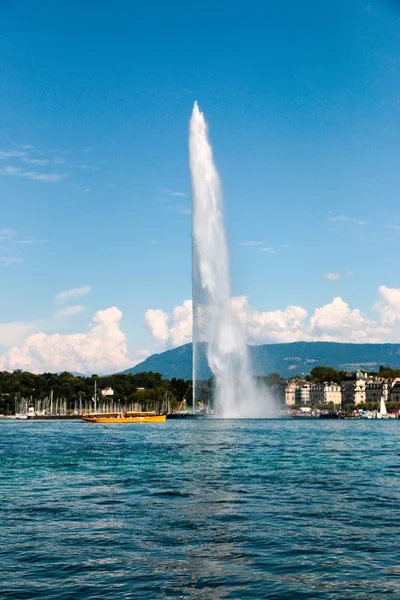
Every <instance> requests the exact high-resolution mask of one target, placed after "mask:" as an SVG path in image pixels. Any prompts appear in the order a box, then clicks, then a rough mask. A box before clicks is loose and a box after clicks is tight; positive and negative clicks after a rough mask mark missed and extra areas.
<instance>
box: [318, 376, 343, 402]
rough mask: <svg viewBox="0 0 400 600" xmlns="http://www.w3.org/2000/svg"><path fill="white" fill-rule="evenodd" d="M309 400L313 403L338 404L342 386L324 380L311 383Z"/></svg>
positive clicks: (340, 400)
mask: <svg viewBox="0 0 400 600" xmlns="http://www.w3.org/2000/svg"><path fill="white" fill-rule="evenodd" d="M310 402H311V404H314V405H321V404H333V405H334V406H340V405H341V403H342V388H341V386H340V385H339V384H338V383H333V382H330V383H328V382H325V383H316V384H313V385H311V388H310Z"/></svg>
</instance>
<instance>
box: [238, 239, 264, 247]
mask: <svg viewBox="0 0 400 600" xmlns="http://www.w3.org/2000/svg"><path fill="white" fill-rule="evenodd" d="M264 244H265V242H258V241H255V240H250V241H248V242H239V246H263V245H264Z"/></svg>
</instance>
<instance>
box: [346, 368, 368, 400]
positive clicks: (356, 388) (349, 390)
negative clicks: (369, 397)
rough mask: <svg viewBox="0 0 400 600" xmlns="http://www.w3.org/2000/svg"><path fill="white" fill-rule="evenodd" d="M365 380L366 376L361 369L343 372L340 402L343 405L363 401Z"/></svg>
mask: <svg viewBox="0 0 400 600" xmlns="http://www.w3.org/2000/svg"><path fill="white" fill-rule="evenodd" d="M367 380H368V376H367V374H366V373H364V372H363V371H356V372H355V373H350V372H347V373H345V375H344V378H343V381H342V403H343V405H344V406H346V405H347V404H355V405H358V404H362V403H363V402H365V398H366V395H365V388H366V385H367Z"/></svg>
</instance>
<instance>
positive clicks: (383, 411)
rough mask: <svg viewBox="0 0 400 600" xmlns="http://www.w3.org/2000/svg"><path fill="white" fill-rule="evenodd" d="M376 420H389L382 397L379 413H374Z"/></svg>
mask: <svg viewBox="0 0 400 600" xmlns="http://www.w3.org/2000/svg"><path fill="white" fill-rule="evenodd" d="M376 418H377V419H389V418H390V417H389V415H388V413H387V410H386V404H385V399H384V397H383V396H382V397H381V404H380V407H379V412H377V413H376Z"/></svg>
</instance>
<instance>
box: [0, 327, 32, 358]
mask: <svg viewBox="0 0 400 600" xmlns="http://www.w3.org/2000/svg"><path fill="white" fill-rule="evenodd" d="M35 329H36V325H35V323H28V322H26V323H24V322H23V321H16V322H14V323H0V346H6V347H9V346H14V345H15V344H21V343H22V342H23V340H24V339H25V338H26V337H27V336H28V335H29V334H31V333H33V332H34V331H35ZM0 360H1V357H0Z"/></svg>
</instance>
